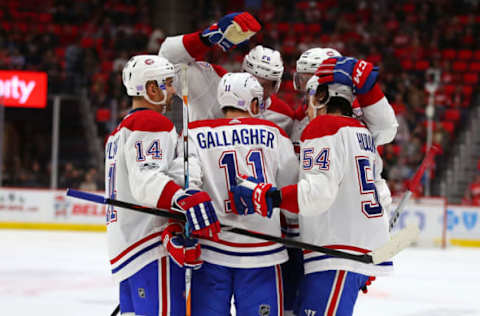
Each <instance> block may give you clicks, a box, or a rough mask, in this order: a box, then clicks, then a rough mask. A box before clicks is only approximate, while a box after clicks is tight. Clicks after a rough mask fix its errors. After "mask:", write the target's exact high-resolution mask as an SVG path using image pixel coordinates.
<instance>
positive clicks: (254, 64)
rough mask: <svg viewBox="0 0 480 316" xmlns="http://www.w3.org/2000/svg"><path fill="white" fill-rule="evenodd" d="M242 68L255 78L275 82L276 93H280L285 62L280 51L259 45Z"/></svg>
mask: <svg viewBox="0 0 480 316" xmlns="http://www.w3.org/2000/svg"><path fill="white" fill-rule="evenodd" d="M242 68H243V70H244V71H246V72H248V73H250V74H252V75H254V76H257V77H259V78H263V79H267V80H272V81H274V82H275V87H274V93H277V92H278V89H279V88H280V83H281V82H282V75H283V61H282V57H281V56H280V52H279V51H276V50H273V49H271V48H268V47H264V46H261V45H257V46H255V47H254V48H253V49H251V50H250V52H248V54H247V55H245V57H244V58H243V64H242Z"/></svg>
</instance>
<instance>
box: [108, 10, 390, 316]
mask: <svg viewBox="0 0 480 316" xmlns="http://www.w3.org/2000/svg"><path fill="white" fill-rule="evenodd" d="M258 31H260V25H259V23H258V22H257V21H256V20H255V18H254V17H253V16H251V15H250V14H249V13H246V12H242V13H232V14H229V15H226V16H224V17H223V18H222V19H220V20H219V21H218V23H216V24H214V25H212V26H210V27H209V28H207V29H205V30H203V31H202V32H195V33H191V34H185V35H180V36H174V37H168V38H167V39H166V40H165V41H164V43H163V44H162V46H161V49H160V52H159V55H138V56H133V57H132V58H131V59H130V60H129V61H128V63H127V64H126V65H125V67H124V69H123V83H124V85H125V87H126V90H127V93H128V95H130V96H132V109H131V111H130V112H129V113H128V115H126V116H125V118H124V119H123V120H122V121H121V122H120V124H119V125H118V127H117V128H116V129H115V130H114V131H113V132H112V134H111V135H110V136H109V138H108V141H107V144H106V150H105V157H106V162H105V163H106V191H107V193H108V195H109V197H110V198H114V199H118V200H122V201H133V202H135V203H139V204H142V205H147V206H153V207H157V208H159V209H164V210H170V211H172V212H182V213H184V214H185V215H186V218H187V225H184V223H181V222H174V221H169V220H167V219H165V218H163V217H159V216H153V215H144V214H141V213H137V212H132V211H129V210H125V209H122V208H118V207H110V208H109V209H108V211H107V231H108V234H107V236H108V237H107V238H108V247H109V258H110V263H111V268H112V275H113V277H114V279H115V280H116V281H117V282H118V283H119V297H120V311H121V315H152V316H153V315H182V316H183V315H185V314H186V307H185V305H186V302H185V293H184V291H185V268H192V269H193V273H192V280H191V293H192V294H191V314H192V315H194V316H197V315H202V316H203V315H209V316H212V315H218V316H226V315H230V310H231V304H232V298H233V301H234V304H235V309H236V315H242V316H243V315H248V316H250V315H287V314H289V315H352V313H353V308H354V304H355V301H356V298H357V295H358V292H359V290H360V289H365V288H366V285H368V284H369V283H370V282H371V280H372V278H373V277H374V276H377V275H383V274H385V273H388V272H389V271H390V270H391V269H392V263H391V262H384V263H381V264H379V265H373V264H364V263H359V262H354V261H351V260H347V259H340V258H334V257H330V256H327V255H324V254H321V253H316V252H310V251H303V253H302V252H300V251H299V250H296V249H288V251H287V249H286V247H285V246H283V245H281V244H278V243H274V242H268V241H263V240H259V239H255V238H251V237H246V236H242V235H237V234H234V233H232V232H229V231H228V230H221V229H220V223H221V224H224V225H228V226H234V227H239V228H244V229H247V230H251V231H256V232H261V233H265V234H269V235H275V236H281V235H282V231H283V232H284V233H286V235H287V236H293V237H291V238H298V239H300V240H301V241H304V242H307V243H311V244H315V245H320V246H325V247H330V248H333V249H341V250H344V251H348V252H351V253H355V254H358V253H367V252H369V251H371V250H372V249H375V248H376V247H378V246H379V245H381V244H383V243H384V242H385V241H387V240H388V239H389V238H390V237H389V233H388V224H387V218H386V217H387V210H388V207H389V205H390V203H391V197H390V192H389V190H388V187H387V186H386V184H385V181H384V180H383V179H381V177H380V173H381V169H382V162H381V158H380V157H379V155H378V153H377V151H376V146H377V145H382V144H385V143H388V142H390V141H392V140H393V138H394V136H395V133H396V129H397V125H398V124H397V122H396V119H395V115H394V112H393V110H392V108H391V106H390V105H389V103H388V101H387V99H386V98H385V96H384V95H383V93H382V90H381V88H380V86H379V84H378V83H377V77H378V68H377V67H375V66H373V65H372V64H371V63H369V62H366V61H364V60H358V59H356V58H353V57H343V56H341V55H340V53H339V52H337V51H336V50H334V49H330V48H312V49H309V50H308V51H306V52H304V53H303V54H302V55H301V56H300V58H299V59H298V61H297V72H296V73H295V77H294V82H295V88H296V89H297V90H298V91H301V92H302V93H304V94H305V104H304V105H303V106H300V107H298V110H297V112H295V113H294V111H293V110H291V108H292V107H290V106H289V105H287V104H286V103H285V102H283V101H282V100H280V99H279V98H278V97H277V96H276V93H277V92H278V90H279V87H280V82H281V78H282V75H283V70H284V69H283V63H282V59H281V56H280V53H279V52H278V51H275V50H272V49H270V48H266V47H263V46H257V47H255V48H253V49H252V50H251V51H250V52H249V53H248V54H247V55H246V56H245V58H244V61H243V66H242V67H243V70H244V72H241V73H227V72H226V71H225V70H224V69H223V68H222V67H221V66H218V65H212V64H209V63H206V62H204V61H201V57H202V56H204V54H205V53H206V52H207V50H209V49H211V47H212V46H214V45H219V46H220V47H221V48H222V49H223V50H224V51H228V50H229V49H230V48H231V47H232V46H234V45H236V44H239V43H241V42H243V41H245V40H248V39H249V38H250V37H251V36H252V35H254V34H255V33H256V32H258ZM179 64H187V65H188V67H187V68H186V71H185V73H180V71H179V69H180V68H179V67H178V65H179ZM180 75H184V76H185V78H186V80H180V78H179V77H180ZM184 84H187V86H188V106H189V116H190V123H189V124H188V164H189V181H188V183H184V181H185V180H184V179H185V177H184V164H183V162H184V157H183V156H184V150H183V149H184V147H183V146H184V142H183V141H182V140H180V139H179V138H178V135H177V133H176V130H175V127H174V126H173V124H172V122H171V121H170V120H168V119H167V118H166V117H165V116H164V115H163V113H164V111H165V109H167V108H169V107H170V106H171V104H172V100H173V98H174V95H175V94H177V93H178V92H179V91H182V88H184V87H183V86H182V85H184ZM243 179H247V180H248V181H244V180H243ZM252 182H253V184H254V185H253V186H252ZM247 184H248V185H247ZM185 186H188V188H187V187H185ZM186 226H187V227H188V229H189V230H190V232H191V233H192V238H185V235H184V234H185V227H186ZM196 237H198V238H196ZM289 255H290V258H291V259H290V260H291V261H290V262H289V263H287V261H288V260H289ZM282 264H283V271H282V266H281V265H282Z"/></svg>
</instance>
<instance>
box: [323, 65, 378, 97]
mask: <svg viewBox="0 0 480 316" xmlns="http://www.w3.org/2000/svg"><path fill="white" fill-rule="evenodd" d="M315 75H316V76H318V77H319V79H318V83H319V84H320V85H322V84H331V83H339V84H343V85H346V86H349V87H351V88H352V90H353V93H354V94H365V93H367V92H369V91H370V90H371V89H372V88H373V86H374V85H375V82H376V81H377V77H378V67H375V66H373V64H372V63H369V62H367V61H365V60H358V59H356V58H353V57H334V58H329V59H326V60H324V61H323V62H322V63H321V64H320V66H319V67H318V69H317V71H316V72H315Z"/></svg>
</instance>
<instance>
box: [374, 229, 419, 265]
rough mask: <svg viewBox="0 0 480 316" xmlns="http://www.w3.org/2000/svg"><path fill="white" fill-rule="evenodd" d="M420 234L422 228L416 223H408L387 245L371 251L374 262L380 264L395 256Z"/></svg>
mask: <svg viewBox="0 0 480 316" xmlns="http://www.w3.org/2000/svg"><path fill="white" fill-rule="evenodd" d="M419 234H420V229H419V228H418V226H417V225H415V224H411V225H408V226H407V227H405V228H404V229H402V230H400V231H399V232H398V233H396V234H395V235H394V236H392V238H391V239H390V241H389V242H387V243H386V244H385V245H383V246H382V247H380V248H378V249H375V250H374V251H372V252H370V255H371V256H372V262H373V264H379V263H382V262H385V261H387V260H389V259H391V258H393V257H394V256H396V255H397V254H398V253H399V252H400V251H402V250H403V249H405V248H407V247H409V246H410V245H411V244H412V243H414V242H415V241H417V240H418V236H419Z"/></svg>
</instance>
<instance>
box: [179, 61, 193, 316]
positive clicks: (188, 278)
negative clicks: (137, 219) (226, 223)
mask: <svg viewBox="0 0 480 316" xmlns="http://www.w3.org/2000/svg"><path fill="white" fill-rule="evenodd" d="M181 67H182V100H183V107H182V108H183V116H182V119H183V130H182V134H183V135H182V136H183V177H184V184H185V185H184V187H185V189H187V188H188V186H189V181H190V172H189V168H188V167H189V166H188V122H189V119H188V86H187V65H186V64H182V65H181ZM185 237H186V238H187V239H188V238H189V237H190V229H189V227H188V222H187V223H186V224H185ZM191 287H192V269H190V268H188V269H186V270H185V316H191V314H192V305H191V302H192V292H191Z"/></svg>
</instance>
